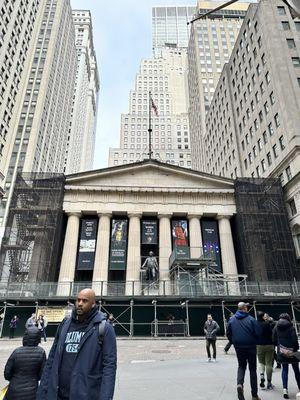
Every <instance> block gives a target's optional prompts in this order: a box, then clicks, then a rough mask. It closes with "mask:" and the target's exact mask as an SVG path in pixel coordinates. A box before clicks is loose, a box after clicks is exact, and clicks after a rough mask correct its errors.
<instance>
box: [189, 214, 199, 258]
mask: <svg viewBox="0 0 300 400" xmlns="http://www.w3.org/2000/svg"><path fill="white" fill-rule="evenodd" d="M188 218H189V234H190V256H191V258H200V256H201V255H202V254H203V248H202V247H203V244H202V233H201V223H200V218H201V214H200V215H191V214H189V215H188Z"/></svg>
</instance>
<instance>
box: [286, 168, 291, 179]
mask: <svg viewBox="0 0 300 400" xmlns="http://www.w3.org/2000/svg"><path fill="white" fill-rule="evenodd" d="M285 172H286V177H287V180H288V181H290V180H291V179H292V171H291V167H290V166H288V167H287V168H286V169H285Z"/></svg>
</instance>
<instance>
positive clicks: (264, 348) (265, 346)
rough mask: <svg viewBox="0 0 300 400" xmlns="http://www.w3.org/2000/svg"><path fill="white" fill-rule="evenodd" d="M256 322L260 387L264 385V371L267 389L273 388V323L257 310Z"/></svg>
mask: <svg viewBox="0 0 300 400" xmlns="http://www.w3.org/2000/svg"><path fill="white" fill-rule="evenodd" d="M257 322H258V325H259V327H260V330H261V333H260V336H259V339H258V345H257V358H258V362H259V365H260V387H261V388H264V387H265V372H266V375H267V389H274V386H273V385H272V373H273V359H274V346H273V338H272V333H273V328H274V323H273V322H272V321H271V320H270V319H269V317H268V315H266V314H265V313H264V312H263V311H258V313H257Z"/></svg>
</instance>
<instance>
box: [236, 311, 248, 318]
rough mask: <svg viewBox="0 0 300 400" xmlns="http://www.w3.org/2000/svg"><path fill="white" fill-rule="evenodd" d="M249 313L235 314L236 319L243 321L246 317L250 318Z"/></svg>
mask: <svg viewBox="0 0 300 400" xmlns="http://www.w3.org/2000/svg"><path fill="white" fill-rule="evenodd" d="M248 315H249V314H248V313H247V312H244V311H237V312H236V313H235V317H236V318H237V319H243V318H246V317H248Z"/></svg>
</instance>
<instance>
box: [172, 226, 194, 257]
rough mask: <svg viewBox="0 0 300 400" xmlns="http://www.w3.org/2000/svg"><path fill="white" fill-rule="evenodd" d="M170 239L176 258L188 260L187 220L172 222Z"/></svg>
mask: <svg viewBox="0 0 300 400" xmlns="http://www.w3.org/2000/svg"><path fill="white" fill-rule="evenodd" d="M172 239H173V249H174V250H175V251H176V258H189V257H190V249H189V234H188V222H187V220H185V219H183V220H177V221H172Z"/></svg>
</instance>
